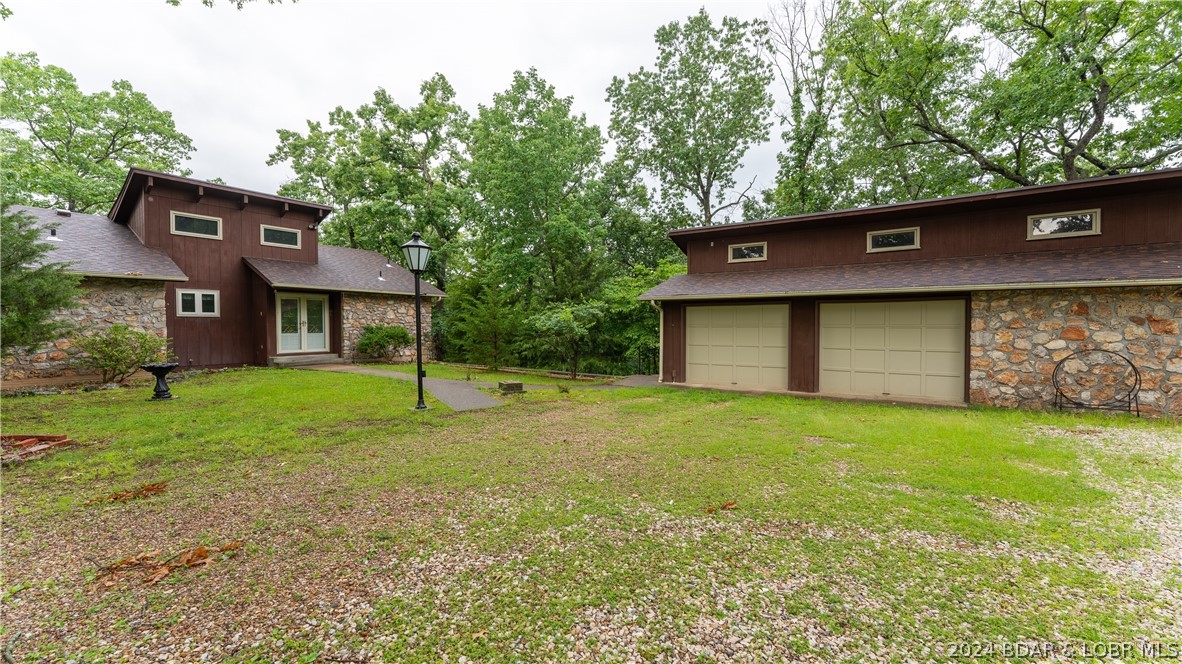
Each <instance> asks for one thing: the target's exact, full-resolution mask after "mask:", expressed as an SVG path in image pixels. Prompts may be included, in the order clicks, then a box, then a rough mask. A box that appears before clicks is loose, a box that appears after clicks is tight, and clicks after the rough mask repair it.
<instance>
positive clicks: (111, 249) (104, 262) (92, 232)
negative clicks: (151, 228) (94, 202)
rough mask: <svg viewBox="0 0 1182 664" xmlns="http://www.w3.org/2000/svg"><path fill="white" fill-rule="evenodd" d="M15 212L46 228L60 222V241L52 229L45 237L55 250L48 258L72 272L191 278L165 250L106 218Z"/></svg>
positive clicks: (20, 208) (40, 210)
mask: <svg viewBox="0 0 1182 664" xmlns="http://www.w3.org/2000/svg"><path fill="white" fill-rule="evenodd" d="M9 209H10V211H12V212H22V213H24V214H27V215H29V216H30V217H33V218H34V219H35V220H36V221H37V224H38V226H40V227H42V228H43V229H44V228H46V226H48V225H49V224H56V225H57V237H58V240H52V241H50V240H49V239H48V238H49V231H48V230H45V232H43V233H42V237H44V238H46V240H47V242H46V243H47V244H49V245H51V246H52V247H53V248H54V250H53V251H51V252H50V253H49V256H48V260H50V261H51V262H55V263H68V264H69V268H68V269H69V271H70V272H74V273H77V274H81V275H85V276H89V277H114V278H120V279H153V280H161V281H188V279H189V278H188V277H187V276H186V275H185V273H184V272H183V271H181V268H179V267H177V264H176V263H174V262H173V261H172V259H171V258H169V257H168V255H167V254H165V253H164V252H163V251H161V250H159V249H152V248H151V247H145V246H144V245H143V244H142V243H141V242H140V241H139V238H137V237H136V236H135V233H132V232H131V229H130V228H128V227H127V226H124V225H122V224H116V223H114V222H112V221H111V220H110V219H107V218H106V217H100V216H98V215H94V214H81V213H78V212H71V213H70V215H69V216H61V215H59V214H58V213H57V211H56V210H47V209H45V208H35V207H26V206H24V205H14V206H12V207H11V208H9Z"/></svg>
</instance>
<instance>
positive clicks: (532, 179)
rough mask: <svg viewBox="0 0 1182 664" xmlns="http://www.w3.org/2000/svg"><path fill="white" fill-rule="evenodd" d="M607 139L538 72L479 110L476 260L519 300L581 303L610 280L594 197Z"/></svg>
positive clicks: (474, 161) (474, 155)
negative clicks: (606, 276)
mask: <svg viewBox="0 0 1182 664" xmlns="http://www.w3.org/2000/svg"><path fill="white" fill-rule="evenodd" d="M603 144H604V141H603V137H602V136H601V135H600V133H599V129H598V128H597V127H595V126H593V125H590V124H588V123H587V120H586V118H585V117H583V116H581V115H574V114H572V113H571V99H570V98H569V97H559V96H558V95H557V94H556V93H555V90H554V87H553V86H551V85H550V84H549V83H547V82H546V81H545V80H543V79H542V77H541V76H539V75H538V72H537V71H536V70H533V69H531V70H529V71H527V72H516V73H515V74H514V75H513V83H512V85H511V86H510V87H509V89H508V90H505V91H504V92H501V93H498V94H497V95H496V96H495V97H494V100H493V103H492V105H490V106H481V107H480V112H479V114H478V115H477V117H476V119H475V121H474V122H473V125H472V136H471V140H470V142H469V145H468V148H469V151H470V153H471V166H470V177H471V182H470V185H471V188H472V191H473V195H474V206H473V208H472V209H473V214H474V224H475V229H474V230H475V240H476V242H475V248H476V254H477V255H476V258H477V259H478V260H481V261H482V262H485V263H486V264H489V265H490V267H491V270H490V276H492V277H493V278H494V279H495V280H496V281H497V282H498V283H499V284H500V285H501V287H504V288H508V289H510V290H511V292H513V293H514V294H515V298H516V299H518V300H520V301H524V302H526V303H533V302H537V303H545V302H559V301H564V300H579V299H581V298H582V297H584V296H586V295H588V294H590V293H592V292H594V290H595V289H596V288H597V287H598V284H600V283H601V282H602V281H603V278H604V276H605V274H606V273H607V271H608V269H609V268H608V266H607V264H606V261H604V256H603V249H602V245H603V243H602V240H601V235H602V232H601V225H600V223H599V219H598V217H597V211H596V206H595V200H594V197H593V196H592V194H591V189H592V185H593V183H594V181H595V180H596V178H597V177H598V176H599V174H600V158H601V156H602V154H603ZM527 308H528V304H527Z"/></svg>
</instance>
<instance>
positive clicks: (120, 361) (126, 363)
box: [74, 324, 168, 383]
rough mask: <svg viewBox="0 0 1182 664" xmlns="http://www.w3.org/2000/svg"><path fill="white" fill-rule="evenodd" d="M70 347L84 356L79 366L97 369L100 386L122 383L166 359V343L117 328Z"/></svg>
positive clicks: (146, 335) (131, 330) (82, 339)
mask: <svg viewBox="0 0 1182 664" xmlns="http://www.w3.org/2000/svg"><path fill="white" fill-rule="evenodd" d="M74 345H75V346H76V347H77V348H78V349H79V350H81V351H82V352H83V353H85V355H83V356H82V357H80V358H78V361H79V363H80V364H82V365H83V366H86V367H90V368H93V369H98V370H99V371H100V372H101V373H102V375H103V382H104V383H122V382H123V381H124V380H125V379H126V378H127V377H128V376H130V375H131V374H133V373H135V372H136V369H139V368H140V365H141V364H148V363H149V362H160V361H162V360H164V359H166V357H167V351H166V348H167V347H168V339H166V338H164V337H158V336H156V335H155V334H152V333H151V332H141V331H139V330H133V329H131V328H130V327H128V326H126V325H123V324H119V325H112V326H111V327H110V329H108V330H107V331H106V332H103V333H102V334H97V335H95V336H93V337H81V338H79V339H77V340H76V341H75V342H74Z"/></svg>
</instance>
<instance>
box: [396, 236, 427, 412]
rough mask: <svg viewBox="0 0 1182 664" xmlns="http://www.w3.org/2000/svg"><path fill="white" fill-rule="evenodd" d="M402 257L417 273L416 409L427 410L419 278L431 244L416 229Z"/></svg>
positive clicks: (403, 246)
mask: <svg viewBox="0 0 1182 664" xmlns="http://www.w3.org/2000/svg"><path fill="white" fill-rule="evenodd" d="M402 257H403V258H405V259H406V267H407V268H409V269H410V271H411V272H413V273H414V275H415V359H416V360H417V361H418V373H417V374H415V377H416V378H417V379H418V383H419V404H418V405H417V406H415V408H414V409H415V410H426V409H427V404H426V403H425V402H424V401H423V296H422V294H421V292H420V291H419V278H420V277H421V276H422V274H423V270H425V269H427V259H428V258H430V257H431V246H430V245H428V244H427V243H426V242H423V240H422V236H421V235H419V232H418V231H415V232H414V233H411V235H410V242H407V243H406V244H404V245H402Z"/></svg>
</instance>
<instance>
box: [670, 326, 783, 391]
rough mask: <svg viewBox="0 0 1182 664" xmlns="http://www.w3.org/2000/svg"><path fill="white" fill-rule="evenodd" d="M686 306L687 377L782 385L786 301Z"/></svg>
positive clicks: (736, 383) (754, 385)
mask: <svg viewBox="0 0 1182 664" xmlns="http://www.w3.org/2000/svg"><path fill="white" fill-rule="evenodd" d="M686 311H687V313H686V318H687V333H686V341H687V351H686V358H687V363H686V380H687V381H689V382H691V383H699V384H704V385H727V386H730V385H734V386H740V387H743V386H746V387H752V388H761V387H762V388H768V389H784V388H786V387H787V386H788V305H726V306H695V307H689V308H688V309H687V310H686Z"/></svg>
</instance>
